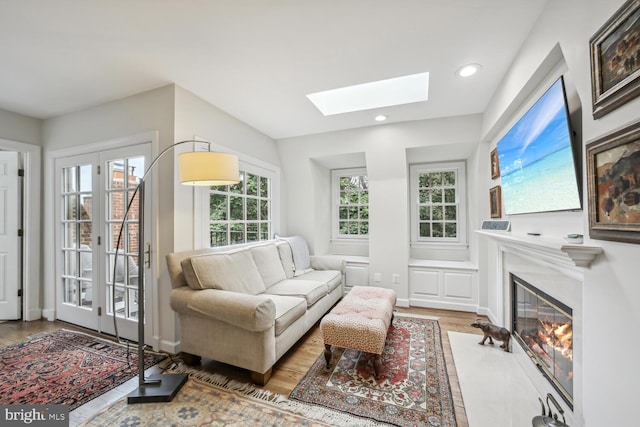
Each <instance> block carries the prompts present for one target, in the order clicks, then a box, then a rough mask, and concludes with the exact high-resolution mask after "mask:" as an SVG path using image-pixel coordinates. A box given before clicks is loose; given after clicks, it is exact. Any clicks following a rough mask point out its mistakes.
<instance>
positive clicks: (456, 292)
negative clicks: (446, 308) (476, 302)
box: [443, 272, 473, 300]
mask: <svg viewBox="0 0 640 427" xmlns="http://www.w3.org/2000/svg"><path fill="white" fill-rule="evenodd" d="M443 274H444V296H446V297H453V298H466V299H469V300H472V299H473V275H472V274H471V273H448V272H444V273H443Z"/></svg>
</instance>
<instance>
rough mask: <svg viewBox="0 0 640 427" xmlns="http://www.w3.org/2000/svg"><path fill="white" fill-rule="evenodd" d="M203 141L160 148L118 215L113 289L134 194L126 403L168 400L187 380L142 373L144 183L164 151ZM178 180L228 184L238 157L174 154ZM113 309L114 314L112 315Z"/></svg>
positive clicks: (235, 177) (235, 171)
mask: <svg viewBox="0 0 640 427" xmlns="http://www.w3.org/2000/svg"><path fill="white" fill-rule="evenodd" d="M188 143H191V144H206V145H207V146H208V148H209V150H211V143H209V142H205V141H195V140H186V141H180V142H176V143H174V144H173V145H171V146H169V147H167V148H166V149H164V150H163V151H162V152H161V153H160V154H158V156H157V157H156V158H155V159H154V160H153V161H152V162H151V164H150V165H149V168H147V170H146V171H145V172H144V174H143V175H142V178H141V179H140V182H139V183H138V186H137V187H136V189H135V190H134V192H133V196H132V197H131V199H130V200H129V203H128V204H127V209H126V211H125V213H124V215H123V218H122V225H121V227H120V232H119V235H118V241H117V243H116V250H115V256H114V267H113V286H114V288H115V281H116V266H117V261H118V248H119V246H120V240H121V237H122V230H124V228H125V227H126V226H127V224H126V220H127V217H128V215H129V209H130V208H131V206H132V204H133V200H134V199H135V197H136V193H137V194H138V195H139V196H138V197H139V198H138V200H139V203H138V216H139V218H138V221H139V222H138V270H139V273H138V388H137V389H135V390H134V391H132V392H131V393H130V394H129V395H127V403H150V402H170V401H171V400H172V399H173V398H174V397H175V395H176V394H177V393H178V391H180V388H181V387H182V386H183V385H184V383H185V382H187V378H188V375H187V374H156V375H151V376H150V377H149V378H145V376H144V346H145V344H144V304H145V298H144V183H145V179H146V178H147V176H148V175H149V173H150V172H151V170H152V169H153V168H154V167H155V165H156V164H157V163H158V161H159V160H160V158H161V157H162V156H164V154H165V153H167V152H169V151H170V150H172V149H174V148H175V147H177V146H178V145H182V144H188ZM178 167H179V170H180V182H181V183H182V184H184V185H202V186H212V185H230V184H236V183H238V182H239V181H240V178H239V176H240V174H239V170H238V158H237V157H236V156H235V155H233V154H228V153H219V152H212V151H191V152H187V153H182V154H180V155H179V156H178ZM115 315H116V314H115V312H114V317H115Z"/></svg>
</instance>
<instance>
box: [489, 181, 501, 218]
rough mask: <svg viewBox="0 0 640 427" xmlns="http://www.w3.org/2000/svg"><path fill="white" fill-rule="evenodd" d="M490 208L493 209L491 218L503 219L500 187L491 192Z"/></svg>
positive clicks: (497, 186)
mask: <svg viewBox="0 0 640 427" xmlns="http://www.w3.org/2000/svg"><path fill="white" fill-rule="evenodd" d="M489 206H490V209H491V218H501V217H502V192H501V190H500V186H499V185H496V186H495V187H493V188H492V189H490V190H489Z"/></svg>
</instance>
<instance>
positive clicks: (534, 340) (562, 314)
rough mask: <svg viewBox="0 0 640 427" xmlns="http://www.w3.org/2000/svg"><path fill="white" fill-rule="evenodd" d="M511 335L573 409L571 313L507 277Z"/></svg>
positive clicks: (539, 293)
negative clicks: (510, 309) (509, 289)
mask: <svg viewBox="0 0 640 427" xmlns="http://www.w3.org/2000/svg"><path fill="white" fill-rule="evenodd" d="M509 276H510V282H511V289H512V293H511V295H512V298H513V301H512V310H513V312H512V317H511V318H512V323H513V325H512V326H513V336H514V338H515V341H517V342H518V343H519V344H520V345H521V346H522V347H523V349H524V350H525V352H526V353H527V354H528V355H529V357H530V358H531V359H532V360H533V362H534V363H535V364H536V366H537V367H538V369H540V371H541V372H542V374H543V375H544V376H545V377H546V378H547V380H548V381H549V382H550V383H551V385H552V386H553V387H554V388H555V389H556V390H557V391H558V393H559V394H560V396H561V397H562V398H563V399H564V400H565V402H566V403H567V404H568V405H569V407H570V408H571V409H573V310H572V309H571V308H570V307H568V306H567V305H565V304H563V303H561V302H560V301H558V300H557V299H555V298H553V297H552V296H550V295H548V294H547V293H545V292H543V291H541V290H540V289H538V288H536V287H535V286H533V285H531V284H530V283H528V282H526V281H525V280H523V279H521V278H520V277H518V276H516V275H514V274H510V275H509Z"/></svg>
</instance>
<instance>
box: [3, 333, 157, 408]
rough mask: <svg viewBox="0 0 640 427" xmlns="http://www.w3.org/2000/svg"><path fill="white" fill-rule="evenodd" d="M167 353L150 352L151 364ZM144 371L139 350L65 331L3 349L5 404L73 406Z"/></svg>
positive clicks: (148, 360) (41, 336) (146, 361)
mask: <svg viewBox="0 0 640 427" xmlns="http://www.w3.org/2000/svg"><path fill="white" fill-rule="evenodd" d="M165 357H166V356H164V355H160V354H153V353H148V354H147V355H146V356H145V367H147V368H148V367H150V366H153V365H155V364H156V363H158V362H159V361H160V360H162V359H164V358H165ZM137 374H138V352H137V346H136V345H135V344H134V345H132V346H131V347H130V350H129V351H128V350H127V348H126V346H123V345H120V344H117V343H114V342H111V341H106V340H102V339H99V338H96V337H93V336H91V335H87V334H83V333H80V332H73V331H68V330H59V331H54V332H48V333H43V334H38V335H35V336H33V337H31V338H29V339H28V340H27V341H24V342H21V343H18V344H14V345H12V346H9V347H5V348H2V349H0V404H3V405H22V404H29V405H38V404H63V405H68V406H69V410H73V409H75V408H76V407H78V406H80V405H82V404H84V403H87V402H88V401H90V400H91V399H93V398H95V397H98V396H99V395H101V394H103V393H105V392H107V391H109V390H111V389H112V388H114V387H117V386H118V385H120V384H122V383H123V382H125V381H127V380H128V379H130V378H133V377H134V376H136V375H137Z"/></svg>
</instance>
